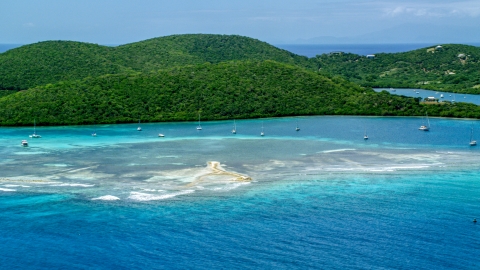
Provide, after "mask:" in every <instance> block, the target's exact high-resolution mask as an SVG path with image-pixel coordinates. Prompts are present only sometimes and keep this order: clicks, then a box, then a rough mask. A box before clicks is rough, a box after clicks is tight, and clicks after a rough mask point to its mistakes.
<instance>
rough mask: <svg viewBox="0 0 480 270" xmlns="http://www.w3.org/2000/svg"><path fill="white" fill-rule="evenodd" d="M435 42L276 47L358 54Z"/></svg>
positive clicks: (312, 52)
mask: <svg viewBox="0 0 480 270" xmlns="http://www.w3.org/2000/svg"><path fill="white" fill-rule="evenodd" d="M437 45H439V44H437V43H404V44H312V45H307V44H305V45H303V44H277V45H275V46H276V47H278V48H280V49H284V50H287V51H290V52H293V53H295V54H298V55H303V56H307V57H315V56H316V55H321V54H328V53H330V52H338V51H340V52H345V53H354V54H358V55H368V54H377V53H399V52H408V51H413V50H417V49H421V48H426V47H431V46H437ZM467 45H472V46H480V43H469V44H467Z"/></svg>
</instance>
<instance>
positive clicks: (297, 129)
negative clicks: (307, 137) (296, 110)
mask: <svg viewBox="0 0 480 270" xmlns="http://www.w3.org/2000/svg"><path fill="white" fill-rule="evenodd" d="M295 131H300V128H299V127H298V120H297V127H296V128H295Z"/></svg>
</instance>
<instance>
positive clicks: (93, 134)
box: [92, 129, 97, 137]
mask: <svg viewBox="0 0 480 270" xmlns="http://www.w3.org/2000/svg"><path fill="white" fill-rule="evenodd" d="M92 136H93V137H97V131H96V129H94V130H93V133H92Z"/></svg>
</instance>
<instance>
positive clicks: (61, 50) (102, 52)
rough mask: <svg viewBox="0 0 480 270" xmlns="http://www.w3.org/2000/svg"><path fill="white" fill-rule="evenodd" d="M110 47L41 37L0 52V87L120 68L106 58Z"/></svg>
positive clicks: (18, 87) (15, 87)
mask: <svg viewBox="0 0 480 270" xmlns="http://www.w3.org/2000/svg"><path fill="white" fill-rule="evenodd" d="M110 51H111V48H109V47H106V46H99V45H95V44H90V43H82V42H73V41H45V42H40V43H35V44H30V45H26V46H22V47H19V48H15V49H12V50H9V51H7V52H5V53H2V54H0V90H5V89H9V90H24V89H28V88H30V87H34V86H38V85H43V84H47V83H53V82H58V81H65V80H75V79H81V78H85V77H88V76H100V75H103V74H115V73H120V72H124V71H125V70H126V68H125V67H122V66H119V65H118V64H115V63H113V62H112V61H111V60H110V58H111V57H110V56H109V53H110Z"/></svg>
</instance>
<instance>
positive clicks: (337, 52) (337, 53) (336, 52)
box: [329, 51, 343, 55]
mask: <svg viewBox="0 0 480 270" xmlns="http://www.w3.org/2000/svg"><path fill="white" fill-rule="evenodd" d="M329 54H330V55H342V54H343V52H341V51H335V52H330V53H329Z"/></svg>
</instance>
